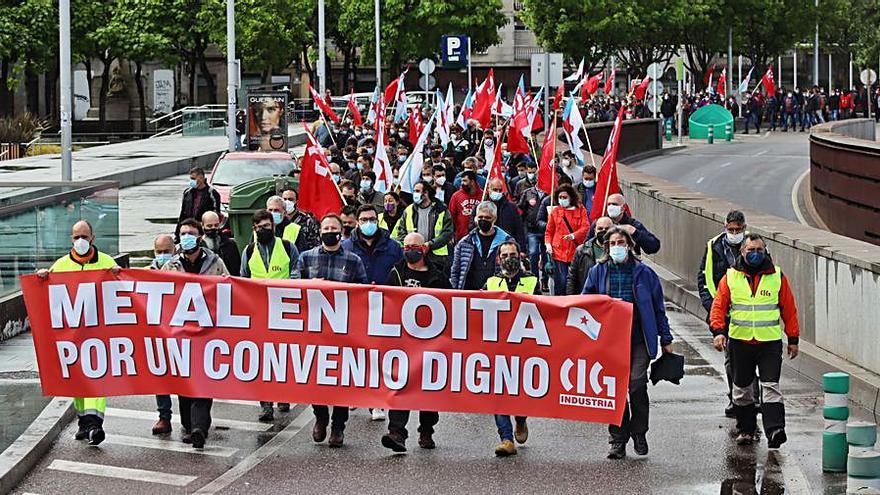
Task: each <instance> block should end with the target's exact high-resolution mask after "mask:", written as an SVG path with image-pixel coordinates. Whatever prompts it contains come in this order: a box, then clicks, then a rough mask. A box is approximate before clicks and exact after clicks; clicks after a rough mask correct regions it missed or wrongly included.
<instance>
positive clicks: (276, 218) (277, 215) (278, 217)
mask: <svg viewBox="0 0 880 495" xmlns="http://www.w3.org/2000/svg"><path fill="white" fill-rule="evenodd" d="M272 221H273V222H275V225H278V224H280V223H281V213H278V212H277V211H273V212H272Z"/></svg>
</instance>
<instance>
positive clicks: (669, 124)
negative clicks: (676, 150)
mask: <svg viewBox="0 0 880 495" xmlns="http://www.w3.org/2000/svg"><path fill="white" fill-rule="evenodd" d="M666 140H667V141H672V121H671V120H669V119H666Z"/></svg>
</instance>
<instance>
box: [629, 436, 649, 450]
mask: <svg viewBox="0 0 880 495" xmlns="http://www.w3.org/2000/svg"><path fill="white" fill-rule="evenodd" d="M632 439H633V450H635V451H636V454H638V455H648V439H647V438H646V437H645V435H644V434H641V435H633V436H632Z"/></svg>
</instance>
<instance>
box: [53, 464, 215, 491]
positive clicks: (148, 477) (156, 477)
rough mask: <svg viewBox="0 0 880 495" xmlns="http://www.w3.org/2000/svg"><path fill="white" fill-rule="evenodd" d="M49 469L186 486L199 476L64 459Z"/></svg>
mask: <svg viewBox="0 0 880 495" xmlns="http://www.w3.org/2000/svg"><path fill="white" fill-rule="evenodd" d="M49 469H54V470H56V471H65V472H68V473H77V474H88V475H90V476H102V477H104V478H118V479H122V480H130V481H143V482H146V483H161V484H163V485H172V486H186V485H188V484H190V483H192V482H193V481H195V480H196V479H198V476H189V475H186V474H172V473H163V472H159V471H147V470H146V469H132V468H124V467H117V466H102V465H100V464H89V463H87V462H75V461H64V460H61V459H55V460H53V461H52V463H51V464H49Z"/></svg>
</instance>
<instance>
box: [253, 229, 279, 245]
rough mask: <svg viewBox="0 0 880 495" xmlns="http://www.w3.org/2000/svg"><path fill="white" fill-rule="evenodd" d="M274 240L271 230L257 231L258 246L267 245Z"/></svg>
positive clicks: (273, 233)
mask: <svg viewBox="0 0 880 495" xmlns="http://www.w3.org/2000/svg"><path fill="white" fill-rule="evenodd" d="M274 238H275V232H274V231H273V230H272V229H259V230H257V240H258V241H259V242H260V244H269V243H270V242H272V239H274Z"/></svg>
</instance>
